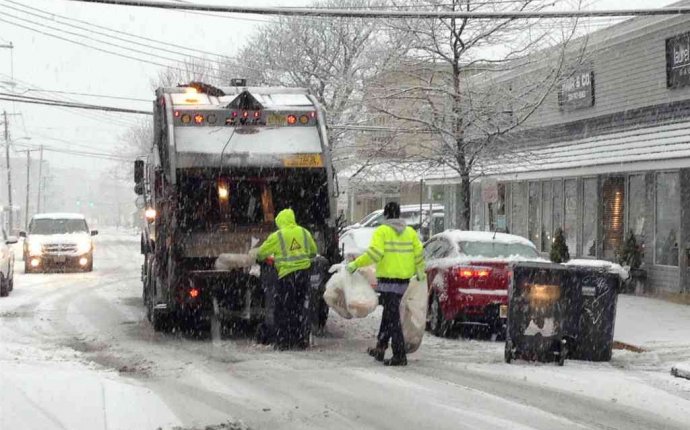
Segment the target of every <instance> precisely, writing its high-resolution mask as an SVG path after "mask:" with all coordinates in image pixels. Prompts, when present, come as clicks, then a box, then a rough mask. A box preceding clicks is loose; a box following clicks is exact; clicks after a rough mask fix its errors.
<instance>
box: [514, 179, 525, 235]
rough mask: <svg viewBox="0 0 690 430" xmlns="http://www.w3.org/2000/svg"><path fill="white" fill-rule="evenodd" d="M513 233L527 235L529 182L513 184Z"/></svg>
mask: <svg viewBox="0 0 690 430" xmlns="http://www.w3.org/2000/svg"><path fill="white" fill-rule="evenodd" d="M511 227H512V228H511V230H512V231H511V233H512V234H515V235H518V236H522V237H527V183H526V182H515V183H513V185H512V214H511Z"/></svg>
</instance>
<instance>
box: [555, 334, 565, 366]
mask: <svg viewBox="0 0 690 430" xmlns="http://www.w3.org/2000/svg"><path fill="white" fill-rule="evenodd" d="M560 346H561V348H560V350H559V352H558V361H557V362H556V363H557V364H558V365H559V366H563V365H564V364H565V359H566V357H567V356H568V341H566V340H565V339H562V340H561V344H560Z"/></svg>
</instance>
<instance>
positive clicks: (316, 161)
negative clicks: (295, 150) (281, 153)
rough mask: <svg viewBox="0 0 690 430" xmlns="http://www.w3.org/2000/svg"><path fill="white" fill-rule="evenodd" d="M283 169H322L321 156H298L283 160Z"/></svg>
mask: <svg viewBox="0 0 690 430" xmlns="http://www.w3.org/2000/svg"><path fill="white" fill-rule="evenodd" d="M283 166H285V167H323V160H321V154H298V155H290V156H287V157H284V158H283Z"/></svg>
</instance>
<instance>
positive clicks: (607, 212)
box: [601, 177, 625, 260]
mask: <svg viewBox="0 0 690 430" xmlns="http://www.w3.org/2000/svg"><path fill="white" fill-rule="evenodd" d="M601 191H602V200H603V203H604V206H603V210H604V212H603V214H602V215H603V230H604V231H603V241H604V258H605V259H607V260H613V259H614V258H615V257H616V251H617V250H618V248H619V247H620V245H621V243H622V242H623V225H624V218H623V214H624V209H625V208H624V206H625V178H622V177H619V178H608V179H606V180H605V181H604V184H603V187H602V190H601Z"/></svg>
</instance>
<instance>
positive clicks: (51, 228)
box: [29, 218, 89, 234]
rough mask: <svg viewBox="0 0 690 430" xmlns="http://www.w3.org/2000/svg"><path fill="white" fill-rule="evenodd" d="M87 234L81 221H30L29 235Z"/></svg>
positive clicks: (84, 223)
mask: <svg viewBox="0 0 690 430" xmlns="http://www.w3.org/2000/svg"><path fill="white" fill-rule="evenodd" d="M82 232H86V233H88V232H89V229H88V227H87V226H86V221H84V220H83V219H47V218H46V219H35V220H33V221H31V226H30V227H29V233H31V234H65V233H82Z"/></svg>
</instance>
